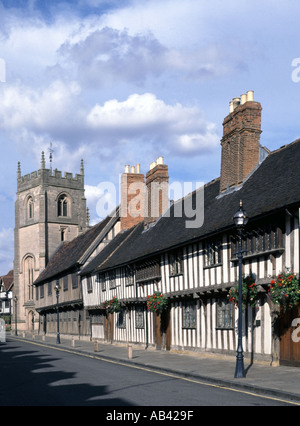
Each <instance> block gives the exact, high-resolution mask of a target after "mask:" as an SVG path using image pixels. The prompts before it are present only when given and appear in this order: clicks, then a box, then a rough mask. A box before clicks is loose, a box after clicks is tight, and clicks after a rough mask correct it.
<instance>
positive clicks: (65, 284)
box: [63, 275, 68, 291]
mask: <svg viewBox="0 0 300 426" xmlns="http://www.w3.org/2000/svg"><path fill="white" fill-rule="evenodd" d="M63 286H64V291H67V290H68V275H65V276H64V278H63Z"/></svg>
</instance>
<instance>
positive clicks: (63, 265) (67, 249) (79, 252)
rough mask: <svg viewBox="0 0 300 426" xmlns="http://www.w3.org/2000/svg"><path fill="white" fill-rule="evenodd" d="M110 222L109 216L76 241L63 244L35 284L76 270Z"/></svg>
mask: <svg viewBox="0 0 300 426" xmlns="http://www.w3.org/2000/svg"><path fill="white" fill-rule="evenodd" d="M110 220H111V217H109V216H108V217H107V218H106V219H104V220H103V221H101V222H100V223H98V224H97V225H94V226H93V227H92V228H90V229H89V230H88V231H86V232H85V233H83V234H81V235H79V236H78V237H77V238H75V239H74V240H72V241H70V242H65V243H62V245H61V246H60V247H59V248H58V249H57V250H56V252H55V253H54V254H53V256H52V257H51V259H50V260H49V263H48V265H47V266H46V268H45V269H44V270H43V271H42V272H41V274H40V275H39V277H38V278H37V280H36V281H35V282H34V284H38V283H41V282H42V281H46V280H48V279H50V278H54V277H55V276H57V275H59V274H62V273H63V272H66V271H69V270H70V269H72V268H75V267H76V266H77V265H78V264H79V262H80V259H81V257H82V256H83V255H84V253H85V252H86V251H87V250H88V249H89V247H90V246H91V244H92V243H93V242H94V241H95V239H96V238H97V237H98V235H99V234H100V233H101V232H102V231H103V229H104V228H105V226H106V225H107V224H108V223H109V221H110Z"/></svg>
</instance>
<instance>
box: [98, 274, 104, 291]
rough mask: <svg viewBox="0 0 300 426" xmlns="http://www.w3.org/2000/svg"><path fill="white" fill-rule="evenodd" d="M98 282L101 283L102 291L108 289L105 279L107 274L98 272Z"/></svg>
mask: <svg viewBox="0 0 300 426" xmlns="http://www.w3.org/2000/svg"><path fill="white" fill-rule="evenodd" d="M97 282H98V283H99V285H100V288H101V290H102V291H105V290H106V281H105V275H104V274H98V275H97Z"/></svg>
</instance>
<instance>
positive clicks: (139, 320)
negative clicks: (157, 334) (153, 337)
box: [135, 306, 144, 328]
mask: <svg viewBox="0 0 300 426" xmlns="http://www.w3.org/2000/svg"><path fill="white" fill-rule="evenodd" d="M135 328H144V308H143V306H136V308H135Z"/></svg>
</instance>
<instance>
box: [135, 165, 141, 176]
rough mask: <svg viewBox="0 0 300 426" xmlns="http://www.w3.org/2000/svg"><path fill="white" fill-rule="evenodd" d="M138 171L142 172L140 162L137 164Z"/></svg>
mask: <svg viewBox="0 0 300 426" xmlns="http://www.w3.org/2000/svg"><path fill="white" fill-rule="evenodd" d="M136 172H137V173H138V174H139V173H141V165H140V164H137V165H136Z"/></svg>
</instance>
